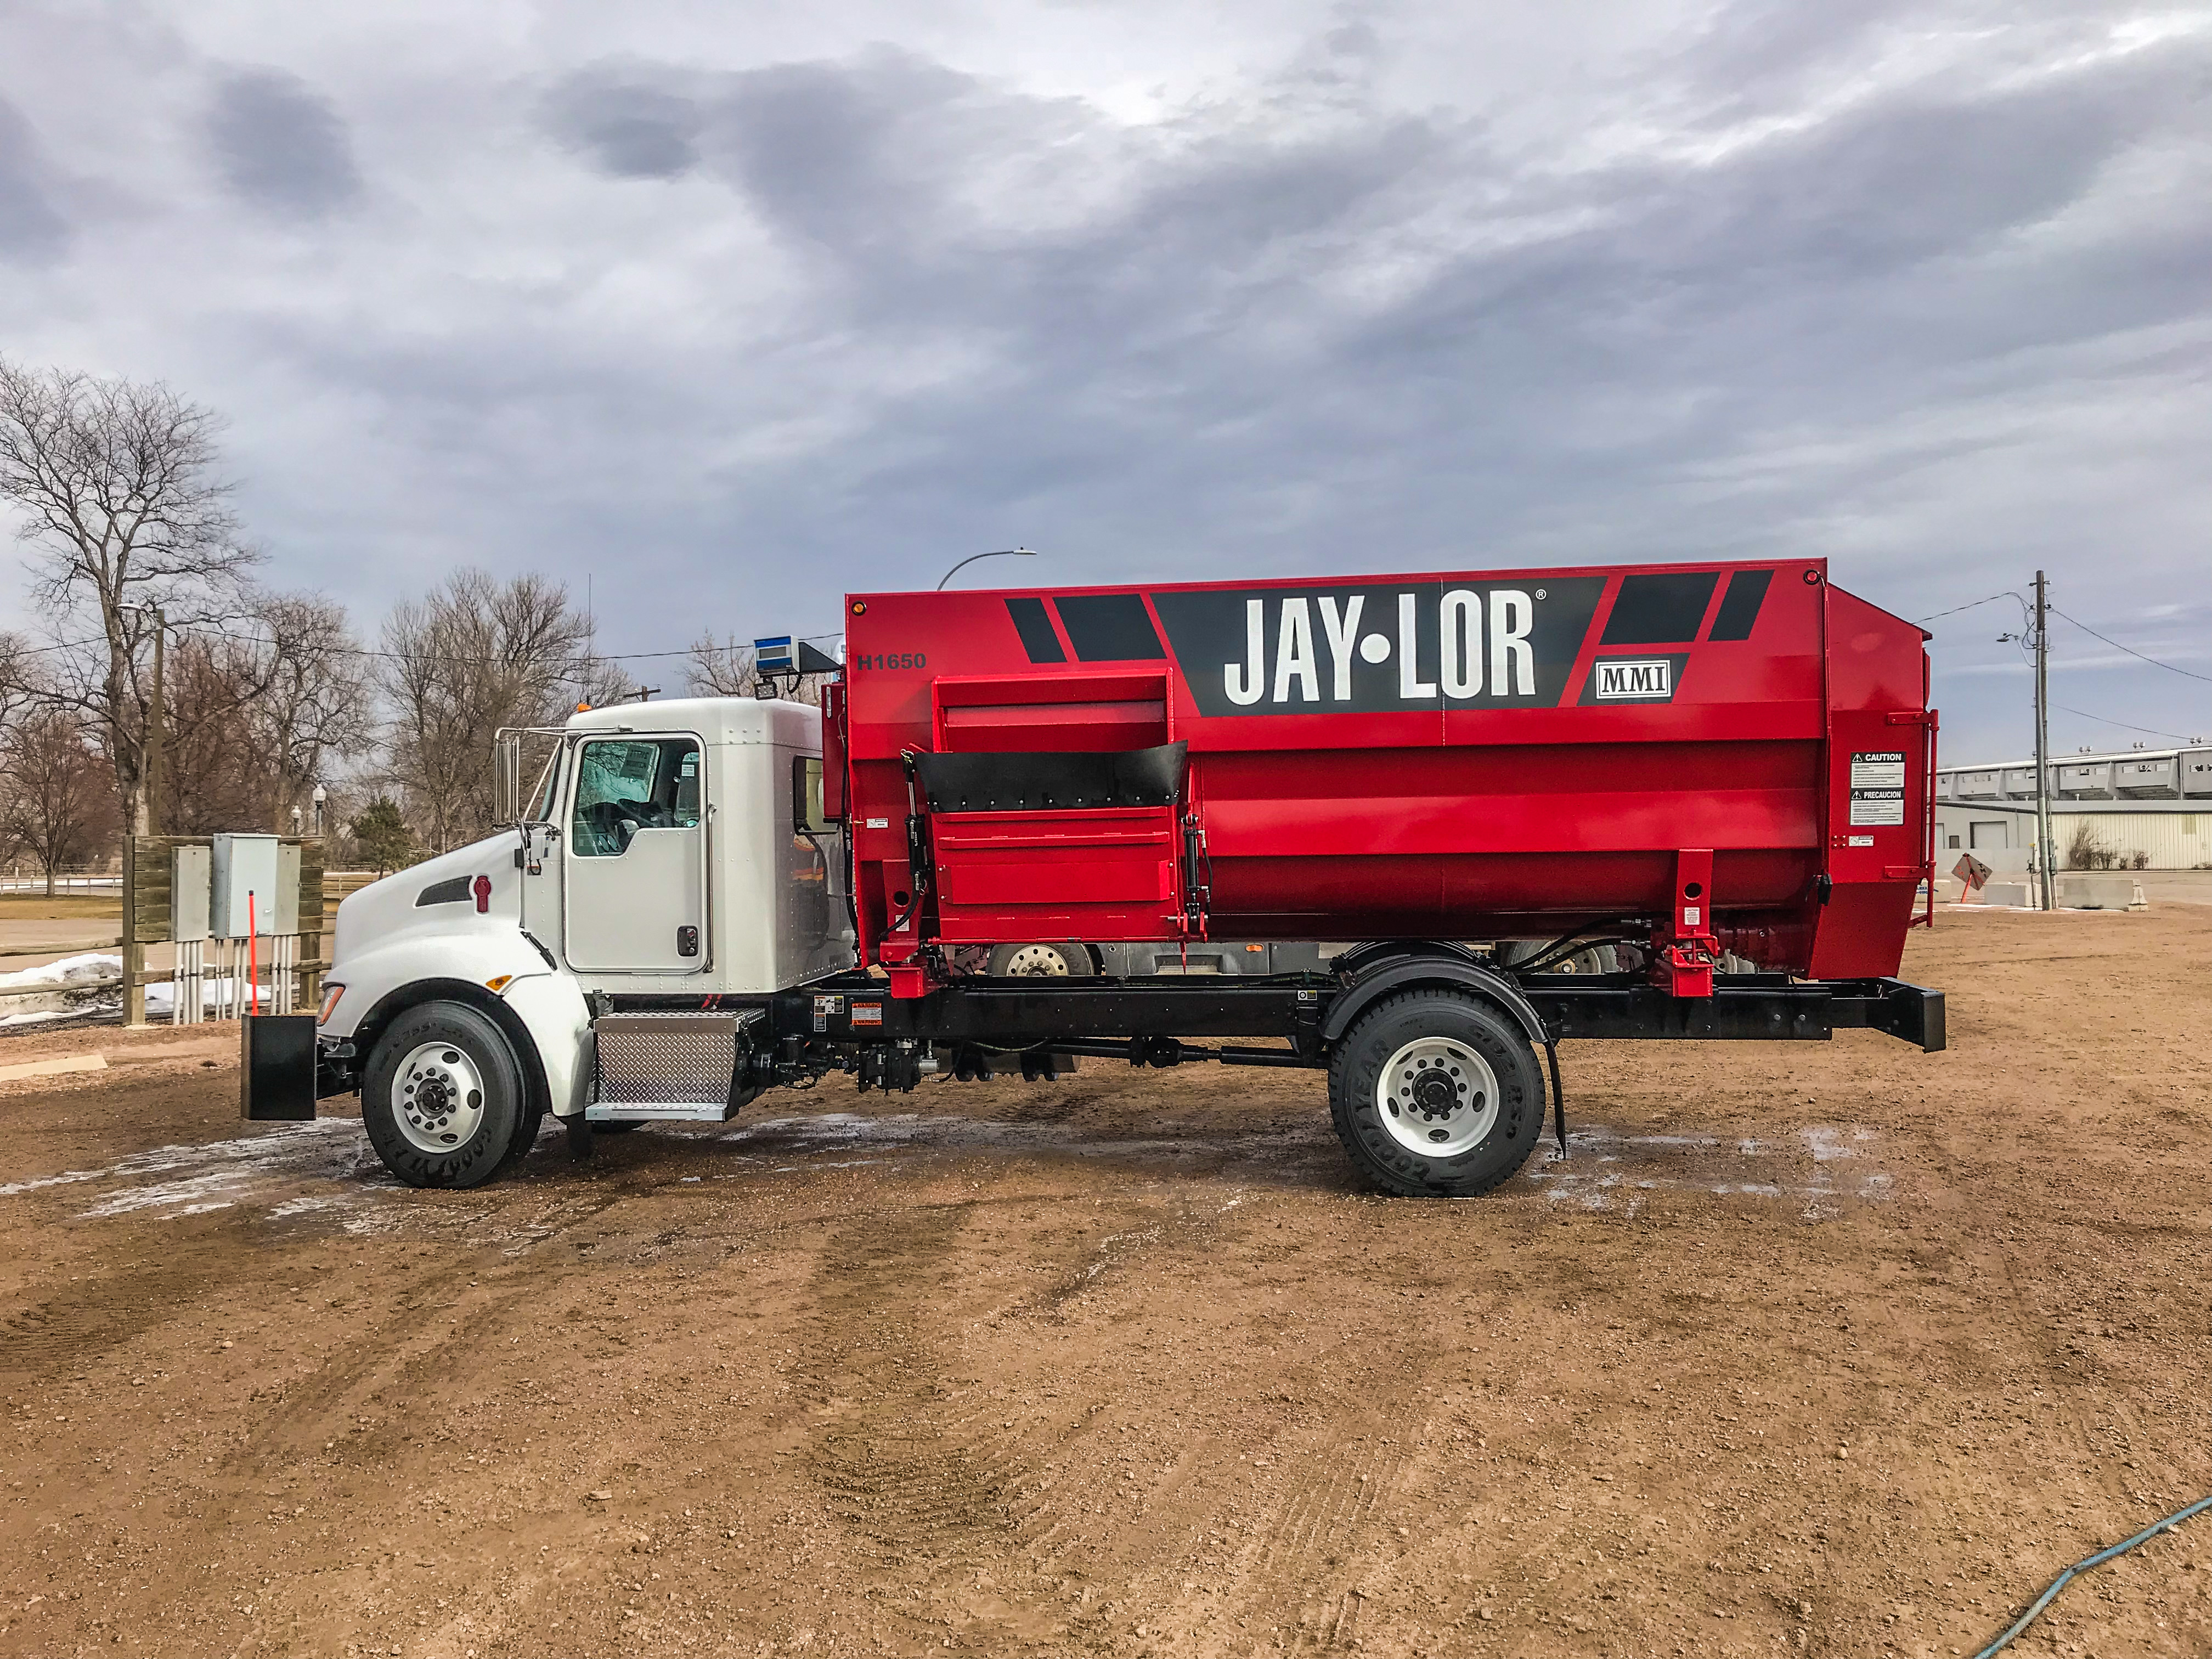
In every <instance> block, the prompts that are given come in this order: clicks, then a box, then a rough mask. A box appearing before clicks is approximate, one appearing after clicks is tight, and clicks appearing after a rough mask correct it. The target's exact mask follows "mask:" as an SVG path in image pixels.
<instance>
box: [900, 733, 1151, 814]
mask: <svg viewBox="0 0 2212 1659" xmlns="http://www.w3.org/2000/svg"><path fill="white" fill-rule="evenodd" d="M1189 747H1190V745H1189V744H1183V743H1168V744H1161V745H1160V746H1159V747H1158V748H1157V749H1115V750H1107V751H1106V752H1105V753H1103V754H1095V755H1085V754H1060V753H1050V754H1021V755H917V756H915V771H916V773H917V774H918V775H919V776H920V778H921V793H922V798H923V799H925V800H926V801H927V803H928V805H929V810H930V811H933V812H1040V811H1067V810H1071V809H1073V808H1079V807H1091V806H1171V805H1174V804H1175V803H1176V801H1179V800H1181V799H1182V775H1183V765H1184V757H1185V755H1186V753H1187V751H1188V750H1189Z"/></svg>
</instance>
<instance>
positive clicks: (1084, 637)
mask: <svg viewBox="0 0 2212 1659" xmlns="http://www.w3.org/2000/svg"><path fill="white" fill-rule="evenodd" d="M1058 603H1059V605H1060V626H1061V627H1063V628H1065V629H1067V642H1068V643H1069V644H1070V645H1072V646H1073V647H1075V655H1076V659H1077V660H1078V661H1079V662H1146V661H1152V660H1157V659H1158V658H1161V657H1164V656H1165V655H1166V654H1167V653H1165V652H1164V651H1162V650H1161V649H1160V636H1159V635H1158V634H1156V633H1154V632H1153V631H1152V618H1151V617H1148V616H1146V614H1145V600H1144V596H1143V595H1142V594H1139V593H1079V594H1072V595H1070V596H1069V597H1067V598H1066V599H1060V601H1058Z"/></svg>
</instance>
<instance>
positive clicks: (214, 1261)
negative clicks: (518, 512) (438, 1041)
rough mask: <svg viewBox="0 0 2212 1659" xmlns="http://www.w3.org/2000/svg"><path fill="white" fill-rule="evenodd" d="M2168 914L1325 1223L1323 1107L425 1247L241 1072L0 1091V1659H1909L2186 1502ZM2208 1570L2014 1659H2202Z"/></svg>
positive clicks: (718, 1183) (2189, 1150)
mask: <svg viewBox="0 0 2212 1659" xmlns="http://www.w3.org/2000/svg"><path fill="white" fill-rule="evenodd" d="M2208 955H2212V911H2207V910H2205V909H2203V908H2196V907H2172V908H2160V909H2156V910H2154V911H2152V912H2151V913H2149V914H2148V915H2101V914H2087V915H2075V914H2068V915H2057V916H2037V915H2019V914H2010V913H2007V914H1990V915H1965V914H1958V913H1947V914H1946V915H1943V916H1942V919H1941V925H1940V927H1939V929H1938V931H1936V933H1934V934H1933V935H1932V936H1930V935H1928V934H1924V933H1923V934H1918V935H1916V936H1915V939H1914V942H1913V945H1912V948H1911V957H1909V959H1908V962H1907V964H1906V971H1907V973H1908V974H1909V975H1912V976H1915V977H1917V978H1918V979H1920V980H1921V981H1923V983H1929V984H1935V985H1940V986H1942V987H1945V988H1946V989H1947V990H1948V992H1949V994H1950V1024H1951V1034H1952V1040H1953V1043H1954V1047H1953V1048H1952V1049H1951V1050H1950V1052H1948V1054H1937V1055H1926V1056H1923V1055H1922V1054H1917V1053H1916V1052H1915V1051H1913V1050H1911V1049H1910V1048H1905V1047H1904V1046H1903V1045H1902V1044H1899V1043H1897V1042H1893V1041H1891V1040H1889V1039H1887V1038H1884V1037H1881V1036H1873V1035H1870V1034H1866V1033H1847V1034H1845V1035H1844V1036H1842V1037H1839V1038H1838V1040H1837V1041H1836V1042H1834V1043H1832V1044H1830V1045H1810V1044H1807V1045H1784V1044H1772V1045H1769V1044H1752V1043H1747V1044H1740V1045H1734V1046H1725V1047H1724V1046H1722V1045H1702V1046H1701V1045H1692V1044H1681V1045H1670V1044H1648V1045H1628V1044H1617V1045H1586V1046H1571V1047H1569V1048H1567V1049H1566V1050H1565V1051H1564V1054H1563V1059H1564V1061H1565V1068H1566V1076H1567V1079H1568V1089H1569V1097H1570V1102H1571V1124H1572V1127H1573V1130H1574V1133H1573V1141H1572V1146H1573V1156H1572V1157H1571V1159H1569V1160H1568V1161H1566V1162H1565V1163H1564V1164H1560V1163H1556V1162H1554V1161H1553V1160H1552V1159H1551V1158H1549V1157H1548V1156H1542V1157H1540V1158H1539V1159H1538V1160H1536V1161H1534V1162H1533V1163H1532V1164H1531V1165H1530V1167H1529V1168H1528V1170H1527V1171H1526V1172H1525V1173H1524V1174H1523V1175H1522V1176H1521V1177H1519V1178H1518V1179H1517V1180H1516V1181H1515V1182H1512V1183H1511V1184H1510V1186H1509V1187H1508V1188H1504V1190H1502V1191H1500V1192H1499V1193H1498V1194H1493V1195H1492V1196H1491V1197H1489V1198H1486V1199H1481V1200H1474V1201H1470V1202H1467V1203H1458V1204H1442V1203H1425V1202H1415V1201H1408V1200H1387V1199H1383V1198H1378V1197H1376V1196H1373V1195H1371V1194H1368V1193H1366V1192H1364V1191H1362V1190H1360V1189H1359V1188H1358V1186H1357V1185H1356V1184H1355V1183H1354V1182H1353V1180H1352V1176H1351V1173H1350V1171H1349V1170H1348V1169H1347V1167H1346V1163H1345V1161H1344V1159H1343V1158H1342V1157H1341V1156H1340V1153H1339V1152H1338V1150H1337V1147H1336V1146H1335V1143H1334V1140H1333V1139H1331V1137H1330V1135H1329V1133H1328V1124H1327V1116H1326V1112H1325V1109H1324V1106H1323V1102H1322V1085H1321V1082H1320V1079H1318V1078H1316V1077H1313V1076H1310V1075H1307V1074H1304V1073H1282V1072H1257V1073H1254V1072H1232V1073H1222V1072H1219V1071H1208V1070H1201V1069H1198V1068H1195V1067H1193V1068H1188V1069H1186V1070H1182V1071H1178V1072H1171V1073H1132V1072H1131V1071H1129V1070H1128V1069H1127V1068H1126V1067H1124V1068H1118V1069H1117V1068H1115V1067H1114V1066H1104V1065H1100V1064H1098V1063H1097V1062H1091V1063H1090V1064H1091V1066H1094V1067H1095V1069H1087V1070H1085V1072H1083V1073H1080V1074H1079V1076H1078V1077H1077V1078H1076V1079H1073V1081H1068V1082H1062V1083H1060V1084H1057V1085H1053V1084H1035V1085H1024V1084H1019V1083H1001V1084H996V1085H962V1084H957V1083H950V1082H948V1083H944V1084H931V1085H926V1086H925V1088H924V1089H923V1091H921V1092H920V1093H918V1094H916V1095H914V1096H911V1097H892V1098H890V1099H888V1100H886V1099H885V1098H884V1097H882V1096H880V1095H867V1096H860V1095H856V1094H854V1092H853V1091H852V1090H851V1088H850V1085H848V1084H846V1083H845V1082H843V1081H842V1079H841V1080H839V1081H836V1082H833V1083H830V1084H827V1085H823V1088H822V1089H821V1090H819V1091H817V1092H814V1093H811V1094H804V1095H797V1094H780V1095H776V1096H772V1097H769V1099H768V1100H767V1101H765V1102H763V1103H762V1104H761V1105H759V1106H757V1107H755V1108H753V1109H750V1110H749V1111H748V1112H747V1113H746V1114H745V1115H744V1116H743V1117H742V1118H741V1119H740V1120H739V1121H737V1122H736V1123H733V1124H731V1125H727V1126H698V1127H675V1126H659V1127H653V1128H651V1129H648V1130H646V1131H644V1132H642V1133H638V1134H635V1135H631V1136H628V1137H625V1138H623V1139H618V1140H617V1139H606V1140H603V1141H602V1142H601V1145H600V1151H599V1157H598V1158H596V1159H595V1160H594V1161H593V1162H592V1163H590V1164H572V1163H570V1162H569V1161H568V1158H566V1156H565V1154H564V1152H563V1150H562V1145H561V1143H560V1142H559V1141H558V1140H557V1139H555V1138H553V1137H552V1136H551V1135H550V1134H549V1136H548V1138H547V1139H546V1140H545V1141H544V1144H543V1145H542V1146H540V1147H539V1149H538V1151H537V1152H536V1153H535V1154H534V1155H533V1156H532V1158H530V1160H529V1161H528V1162H527V1163H526V1164H525V1165H524V1166H523V1168H522V1170H521V1172H520V1176H519V1177H517V1178H515V1179H512V1180H510V1181H508V1182H506V1183H504V1184H502V1185H500V1186H496V1187H493V1188H487V1189H484V1190H481V1191H477V1192H473V1193H459V1194H438V1193H418V1192H410V1191H407V1190H404V1189H402V1188H397V1187H394V1186H392V1185H391V1184H389V1183H388V1182H386V1180H385V1179H383V1178H382V1176H381V1174H380V1170H378V1168H377V1166H376V1164H375V1163H374V1158H372V1157H371V1156H370V1154H369V1153H368V1151H367V1149H366V1146H365V1145H364V1142H363V1139H362V1134H361V1132H360V1127H359V1125H358V1122H357V1121H352V1120H349V1119H345V1118H335V1119H328V1120H325V1121H319V1122H318V1123H315V1124H313V1125H307V1126H297V1127H294V1126H283V1127H264V1128H259V1129H255V1130H250V1131H249V1130H247V1129H246V1128H245V1127H243V1126H241V1125H240V1124H239V1123H238V1122H237V1121H236V1119H235V1112H236V1107H235V1104H234V1101H235V1094H236V1075H235V1071H234V1058H233V1044H234V1040H235V1039H234V1028H229V1027H215V1028H200V1029H198V1030H185V1031H180V1032H178V1033H176V1034H174V1035H173V1036H172V1035H170V1034H167V1033H163V1032H154V1033H147V1034H143V1035H135V1036H126V1035H125V1034H124V1033H121V1032H119V1031H114V1030H107V1031H97V1032H95V1031H87V1030H76V1031H64V1032H54V1033H50V1034H46V1035H45V1036H22V1037H15V1038H10V1039H8V1040H7V1041H5V1042H0V1064H9V1063H15V1062H18V1061H21V1060H31V1059H35V1058H38V1057H40V1056H41V1055H42V1054H82V1053H88V1052H93V1051H95V1050H97V1051H102V1052H105V1053H106V1054H107V1056H108V1058H109V1060H110V1062H111V1064H110V1069H108V1070H106V1071H105V1072H100V1073H83V1074H78V1075H74V1076H70V1077H64V1078H59V1079H40V1080H22V1081H16V1082H9V1083H0V1125H4V1127H5V1132H6V1133H5V1138H4V1146H5V1152H4V1154H0V1392H4V1397H5V1407H6V1411H7V1413H8V1418H9V1420H8V1422H7V1424H6V1425H5V1427H6V1438H5V1440H4V1442H0V1443H4V1445H5V1446H6V1448H7V1449H6V1452H5V1455H4V1456H0V1477H4V1491H0V1500H3V1501H0V1653H9V1654H37V1655H46V1654H76V1653H107V1652H117V1651H121V1652H160V1653H163V1654H173V1655H210V1656H212V1655H231V1654H244V1655H265V1654H301V1655H309V1654H315V1655H320V1654H356V1653H371V1654H393V1655H416V1654H426V1655H438V1656H452V1659H468V1656H471V1655H473V1656H479V1659H491V1656H495V1655H501V1656H506V1655H512V1656H534V1655H579V1656H581V1655H598V1654H606V1653H611V1652H616V1651H634V1652H654V1653H659V1652H695V1651H696V1652H700V1653H716V1654H720V1653H728V1654H775V1655H802V1656H823V1659H828V1656H841V1655H847V1654H867V1653H875V1652H893V1653H900V1654H920V1653H923V1652H934V1653H943V1652H946V1651H948V1650H949V1651H952V1652H965V1653H988V1654H993V1655H1002V1654H1012V1655H1021V1654H1030V1655H1045V1654H1062V1653H1066V1654H1078V1653H1100V1654H1103V1653H1112V1654H1117V1655H1118V1654H1142V1653H1155V1654H1159V1655H1175V1656H1182V1655H1202V1654H1217V1653H1218V1654H1275V1653H1283V1652H1289V1653H1345V1652H1363V1651H1364V1652H1365V1653H1368V1654H1383V1655H1399V1654H1430V1655H1497V1656H1516V1659H1517V1656H1551V1655H1599V1654H1610V1655H1619V1656H1645V1655H1699V1656H1702V1655H1736V1654H1743V1655H1768V1654H1785V1655H1796V1654H1811V1655H1825V1654H1837V1655H1842V1654H1850V1655H1877V1654H1885V1653H1896V1654H1906V1655H1948V1654H1954V1653H1960V1652H1966V1653H1971V1652H1972V1651H1973V1650H1975V1649H1976V1648H1977V1647H1978V1646H1979V1645H1980V1644H1982V1643H1983V1642H1984V1641H1986V1640H1987V1639H1989V1638H1990V1636H1991V1635H1992V1634H1994V1633H1995V1632H1996V1631H1997V1630H1998V1629H2000V1628H2002V1626H2003V1625H2004V1624H2005V1623H2006V1622H2007V1621H2008V1620H2009V1618H2010V1617H2011V1615H2012V1613H2013V1612H2014V1611H2015V1609H2016V1608H2017V1607H2020V1606H2021V1604H2022V1603H2023V1602H2024V1601H2025V1600H2026V1599H2027V1597H2029V1596H2031V1595H2033V1593H2034V1592H2035V1590H2036V1589H2039V1588H2040V1586H2041V1585H2042V1584H2043V1583H2045V1581H2046V1580H2047V1579H2048V1578H2049V1577H2051V1575H2052V1574H2053V1573H2054V1572H2055V1571H2057V1569H2058V1568H2059V1567H2060V1566H2061V1565H2063V1564H2064V1563H2066V1562H2069V1561H2071V1560H2073V1559H2076V1558H2078V1557H2080V1556H2081V1555H2083V1554H2085V1553H2088V1552H2089V1551H2090V1550H2092V1549H2093V1548H2095V1547H2100V1545H2102V1544H2105V1543H2107V1542H2111V1541H2116V1540H2118V1539H2119V1538H2121V1537H2123V1536H2124V1535H2126V1534H2129V1533H2130V1532H2132V1531H2134V1530H2136V1528H2140V1527H2142V1525H2144V1524H2146V1523H2147V1522H2149V1521H2150V1520H2152V1519H2154V1518H2155V1517H2156V1516H2160V1515H2162V1514H2164V1513H2166V1511H2168V1510H2172V1509H2174V1508H2178V1507H2179V1505H2180V1504H2183V1503H2185V1502H2187V1501H2189V1500H2191V1499H2193V1498H2197V1497H2199V1496H2202V1495H2203V1494H2205V1493H2207V1492H2212V1336H2208V1331H2212V1310H2208V1291H2207V1280H2206V1274H2205V1266H2206V1243H2207V1237H2208V1228H2209V1225H2212V1201H2208V1163H2209V1162H2212V974H2208V970H2207V958H2208ZM2208 1583H2212V1516H2206V1517H2203V1519H2200V1520H2198V1521H2197V1522H2191V1523H2190V1524H2189V1525H2187V1526H2185V1527H2184V1528H2180V1529H2179V1530H2178V1531H2177V1532H2176V1533H2174V1534H2170V1535H2168V1536H2166V1537H2165V1538H2161V1539H2160V1540H2158V1541H2154V1542H2153V1543H2152V1544H2150V1545H2148V1546H2146V1547H2143V1548H2142V1549H2141V1550H2139V1551H2137V1552H2136V1553H2134V1554H2133V1555H2131V1556H2130V1557H2128V1558H2125V1559H2124V1560H2122V1561H2121V1562H2119V1563H2117V1564H2115V1565H2112V1566H2109V1567H2106V1568H2104V1569H2101V1570H2100V1571H2098V1572H2097V1573H2096V1574H2094V1575H2093V1576H2092V1577H2088V1578H2087V1579H2086V1580H2085V1581H2082V1582H2080V1583H2076V1584H2075V1587H2074V1588H2072V1589H2069V1590H2068V1591H2067V1592H2066V1594H2065V1595H2064V1596H2063V1597H2062V1598H2061V1600H2060V1601H2059V1603H2058V1605H2057V1610H2056V1612H2055V1613H2053V1614H2052V1615H2051V1617H2050V1618H2049V1619H2048V1620H2046V1621H2045V1623H2044V1624H2043V1625H2042V1626H2039V1627H2038V1629H2037V1630H2036V1631H2035V1632H2032V1633H2031V1634H2030V1635H2029V1636H2028V1637H2027V1638H2026V1639H2024V1640H2023V1642H2022V1643H2021V1644H2019V1647H2018V1649H2017V1651H2019V1652H2021V1653H2023V1654H2029V1655H2041V1654H2051V1653H2064V1654H2069V1655H2074V1654H2096V1655H2115V1656H2117V1655H2130V1656H2134V1655H2202V1654H2204V1653H2207V1652H2208V1651H2212V1590H2208V1588H2207V1586H2208Z"/></svg>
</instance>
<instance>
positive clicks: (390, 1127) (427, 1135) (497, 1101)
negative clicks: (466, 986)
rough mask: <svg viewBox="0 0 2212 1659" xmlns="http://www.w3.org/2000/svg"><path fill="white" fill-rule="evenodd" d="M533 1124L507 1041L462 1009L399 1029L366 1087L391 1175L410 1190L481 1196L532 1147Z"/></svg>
mask: <svg viewBox="0 0 2212 1659" xmlns="http://www.w3.org/2000/svg"><path fill="white" fill-rule="evenodd" d="M531 1118H532V1114H531V1112H530V1110H529V1108H528V1103H527V1099H526V1091H525V1089H524V1087H523V1081H522V1067H521V1066H520V1065H519V1064H518V1063H517V1062H516V1060H515V1057H514V1050H513V1048H512V1047H511V1046H510V1045H509V1044H508V1042H507V1034H506V1033H505V1032H503V1031H501V1030H500V1029H499V1027H498V1026H497V1025H496V1024H493V1022H492V1020H491V1018H490V1017H489V1015H486V1014H484V1013H483V1012H480V1011H479V1010H477V1009H475V1008H471V1007H470V1006H468V1005H467V1004H465V1003H460V1002H426V1003H424V1004H422V1006H420V1007H417V1008H410V1009H409V1010H408V1011H407V1012H405V1013H404V1014H402V1015H400V1016H399V1018H398V1019H396V1020H394V1021H392V1024H391V1026H390V1027H389V1028H388V1029H387V1030H386V1031H385V1033H384V1035H383V1036H380V1037H379V1038H378V1039H377V1042H376V1047H375V1048H374V1049H373V1050H371V1051H370V1054H369V1057H368V1070H367V1072H366V1073H364V1074H363V1076H362V1087H361V1121H362V1127H365V1128H366V1129H367V1130H368V1139H369V1144H370V1145H371V1146H374V1147H375V1148H376V1155H377V1156H378V1157H379V1158H382V1159H383V1160H384V1167H385V1168H386V1169H387V1170H391V1171H392V1174H393V1175H395V1176H398V1177H399V1179H400V1180H402V1181H404V1182H406V1183H407V1184H408V1185H409V1186H410V1187H449V1188H451V1187H480V1186H482V1185H483V1183H484V1182H487V1181H489V1180H490V1179H491V1178H492V1177H493V1176H495V1175H497V1174H499V1173H500V1171H501V1170H503V1169H505V1168H506V1167H507V1164H509V1163H510V1162H511V1161H512V1160H513V1156H514V1155H516V1154H518V1153H519V1152H521V1151H525V1150H527V1148H526V1146H518V1144H517V1143H518V1140H519V1139H520V1135H521V1132H522V1130H523V1128H524V1127H525V1125H526V1124H527V1123H528V1122H529V1121H531Z"/></svg>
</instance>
